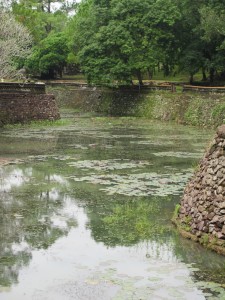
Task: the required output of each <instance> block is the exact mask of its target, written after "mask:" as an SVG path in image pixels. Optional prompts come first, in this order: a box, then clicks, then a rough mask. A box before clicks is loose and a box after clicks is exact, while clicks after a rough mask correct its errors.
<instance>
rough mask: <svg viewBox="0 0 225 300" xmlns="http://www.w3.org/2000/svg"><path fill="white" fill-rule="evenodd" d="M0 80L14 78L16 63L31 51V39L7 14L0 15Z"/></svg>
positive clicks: (23, 28) (24, 29)
mask: <svg viewBox="0 0 225 300" xmlns="http://www.w3.org/2000/svg"><path fill="white" fill-rule="evenodd" d="M0 28H1V30H0V78H4V77H14V76H16V74H17V66H18V62H19V61H20V60H21V59H22V60H24V59H25V57H26V56H27V55H28V54H29V53H30V51H31V49H30V48H31V43H32V37H31V35H30V34H29V32H28V30H27V29H26V28H25V27H24V26H23V25H22V24H20V23H18V22H17V21H16V20H15V18H14V17H13V16H12V15H11V14H10V13H9V12H4V11H3V12H1V13H0Z"/></svg>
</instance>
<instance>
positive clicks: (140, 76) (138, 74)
mask: <svg viewBox="0 0 225 300" xmlns="http://www.w3.org/2000/svg"><path fill="white" fill-rule="evenodd" d="M136 75H137V79H138V83H139V85H140V86H141V85H144V84H143V81H142V75H141V71H140V70H137V72H136Z"/></svg>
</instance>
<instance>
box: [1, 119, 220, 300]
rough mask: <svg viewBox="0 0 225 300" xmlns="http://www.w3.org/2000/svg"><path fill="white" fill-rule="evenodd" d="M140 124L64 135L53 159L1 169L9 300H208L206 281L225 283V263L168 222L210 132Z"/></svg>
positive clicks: (47, 154) (90, 126)
mask: <svg viewBox="0 0 225 300" xmlns="http://www.w3.org/2000/svg"><path fill="white" fill-rule="evenodd" d="M81 121H82V120H81ZM132 122H133V121H132ZM132 122H131V123H130V124H128V125H126V126H123V124H121V123H119V126H120V128H117V126H118V123H117V124H116V128H114V126H112V125H110V128H105V123H104V122H102V121H99V119H96V120H91V119H90V120H85V126H86V127H83V126H84V123H82V122H81V123H82V128H83V129H82V131H80V130H79V126H81V125H79V124H78V125H77V127H75V126H74V125H73V126H69V127H68V128H64V129H60V128H59V129H56V130H55V131H56V132H55V133H54V132H52V131H51V136H53V137H54V134H55V135H56V136H57V143H56V144H54V149H53V150H54V153H52V151H49V149H46V151H44V152H43V149H41V151H40V152H39V153H38V150H37V155H30V156H28V157H26V156H24V157H23V163H22V164H21V165H16V166H8V167H4V168H2V169H0V170H1V173H0V199H1V201H0V217H1V218H0V239H1V244H0V257H1V258H0V274H1V275H0V292H1V291H2V295H3V297H4V299H13V297H17V298H16V299H23V300H24V299H33V298H34V299H56V300H57V299H59V300H61V299H74V297H78V296H77V295H79V297H80V298H79V299H85V300H87V299H104V300H105V299H113V297H115V299H176V298H178V299H190V298H193V299H205V296H204V295H203V292H204V293H205V288H204V287H203V285H202V283H201V281H202V279H203V280H214V281H215V282H224V281H225V280H224V274H225V270H224V263H225V260H224V258H221V257H220V256H219V255H216V254H215V253H212V252H209V251H207V250H206V249H203V248H202V247H201V246H199V245H196V244H194V243H192V242H190V241H186V240H183V239H182V238H181V237H180V236H179V235H178V234H177V233H176V230H175V229H174V228H173V226H172V224H171V222H170V219H171V217H172V213H173V210H174V207H175V204H176V203H177V202H178V199H179V196H180V191H181V189H182V185H183V184H184V183H185V181H186V180H187V178H188V176H189V173H190V167H192V166H193V164H195V163H196V161H197V157H198V155H199V149H200V148H201V147H202V145H204V144H206V143H208V136H209V133H208V134H206V135H205V136H204V134H202V132H201V133H200V132H198V131H197V130H196V132H193V131H192V130H191V129H189V130H187V129H186V128H184V127H179V128H175V127H174V126H170V127H168V126H167V125H161V127H160V126H159V125H156V127H154V126H153V125H152V124H151V127H150V125H149V124H147V126H145V125H142V124H141V125H140V128H137V126H138V124H137V121H136V120H135V123H134V122H133V123H132ZM95 127H97V129H96V128H95ZM99 127H101V128H99ZM85 128H86V129H85ZM190 131H191V132H190ZM194 133H196V134H194ZM41 134H42V135H43V136H44V135H45V131H43V132H39V133H38V135H37V138H38V139H39V138H40V136H41ZM46 134H48V132H46ZM28 135H29V134H28V133H27V134H26V135H25V137H24V139H26V140H27V139H28ZM30 135H31V136H32V133H30ZM22 136H24V133H23V135H22ZM190 136H191V138H190ZM11 138H12V137H11ZM32 138H34V136H32ZM24 147H25V149H26V150H25V152H24V153H27V148H26V145H25V146H24ZM21 148H22V146H21ZM21 148H20V151H21ZM20 153H21V152H20ZM156 153H160V155H155V154H156ZM31 154H33V152H31ZM184 157H185V159H184ZM146 174H147V175H146ZM174 176H175V177H174ZM82 178H92V179H93V178H95V181H93V180H80V179H82ZM115 178H117V179H115ZM135 178H138V184H137V182H136V180H135ZM174 178H175V179H174ZM75 179H78V180H75ZM131 179H132V180H131ZM106 181H107V190H106V188H104V186H105V187H106ZM128 181H129V182H128ZM146 187H148V188H150V189H151V193H150V194H148V195H146ZM108 188H109V189H108ZM159 188H160V194H159V193H158V194H157V192H156V191H157V189H159ZM127 189H129V193H128V192H126V193H125V192H124V191H125V190H126V191H127ZM109 190H110V192H108V191H109ZM137 190H138V191H139V192H138V193H136V192H135V191H137ZM112 191H113V192H112ZM132 193H133V194H132ZM141 193H142V194H141ZM141 195H142V196H141ZM196 268H198V270H200V271H198V270H195V269H196ZM199 274H201V276H202V277H201V278H200V277H199ZM218 274H222V275H221V277H220V276H219V275H218ZM31 279H32V280H31ZM193 280H195V281H196V283H194V281H193ZM36 282H38V285H37V284H36ZM13 283H17V285H15V286H13ZM197 283H198V284H199V285H197ZM6 286H9V287H10V286H11V287H12V289H11V290H10V291H9V292H8V293H7V292H4V291H3V287H4V288H5V287H6ZM177 286H179V287H180V288H179V289H177ZM213 288H214V290H213V289H212V290H210V293H211V295H213V294H214V295H219V294H218V293H220V294H222V293H223V291H222V292H221V291H219V288H220V287H219V286H216V287H215V286H214V287H213ZM24 290H26V295H24V294H23V291H24ZM215 290H216V292H215ZM46 295H47V296H46ZM10 297H11V298H10ZM94 297H95V298H94ZM75 299H76V298H75Z"/></svg>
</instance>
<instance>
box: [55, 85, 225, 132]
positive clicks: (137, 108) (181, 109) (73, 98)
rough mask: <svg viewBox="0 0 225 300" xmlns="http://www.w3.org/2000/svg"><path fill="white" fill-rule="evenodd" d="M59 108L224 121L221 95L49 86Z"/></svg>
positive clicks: (196, 122)
mask: <svg viewBox="0 0 225 300" xmlns="http://www.w3.org/2000/svg"><path fill="white" fill-rule="evenodd" d="M49 92H51V93H53V94H54V95H55V97H56V100H57V102H58V105H59V107H60V108H64V107H70V108H73V109H76V110H79V111H81V112H89V111H92V112H97V113H101V114H104V115H110V116H134V117H142V118H147V119H151V120H161V121H173V122H176V123H180V124H187V125H193V126H200V127H209V128H214V127H216V126H218V125H221V124H223V123H224V122H225V94H219V93H209V94H208V93H207V94H203V93H199V94H198V93H191V92H188V93H182V92H180V91H178V92H176V93H172V92H168V91H150V92H143V93H138V92H132V91H129V90H126V91H124V90H115V89H114V90H110V89H106V88H104V89H101V88H97V89H95V88H94V89H93V88H90V89H82V88H80V89H79V88H76V89H70V88H68V87H63V86H60V87H54V88H50V89H49Z"/></svg>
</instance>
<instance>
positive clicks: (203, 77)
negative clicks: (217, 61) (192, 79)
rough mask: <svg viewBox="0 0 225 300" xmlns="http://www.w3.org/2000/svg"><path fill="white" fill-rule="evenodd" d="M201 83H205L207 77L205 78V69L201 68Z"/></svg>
mask: <svg viewBox="0 0 225 300" xmlns="http://www.w3.org/2000/svg"><path fill="white" fill-rule="evenodd" d="M202 81H207V76H206V72H205V68H202Z"/></svg>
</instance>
